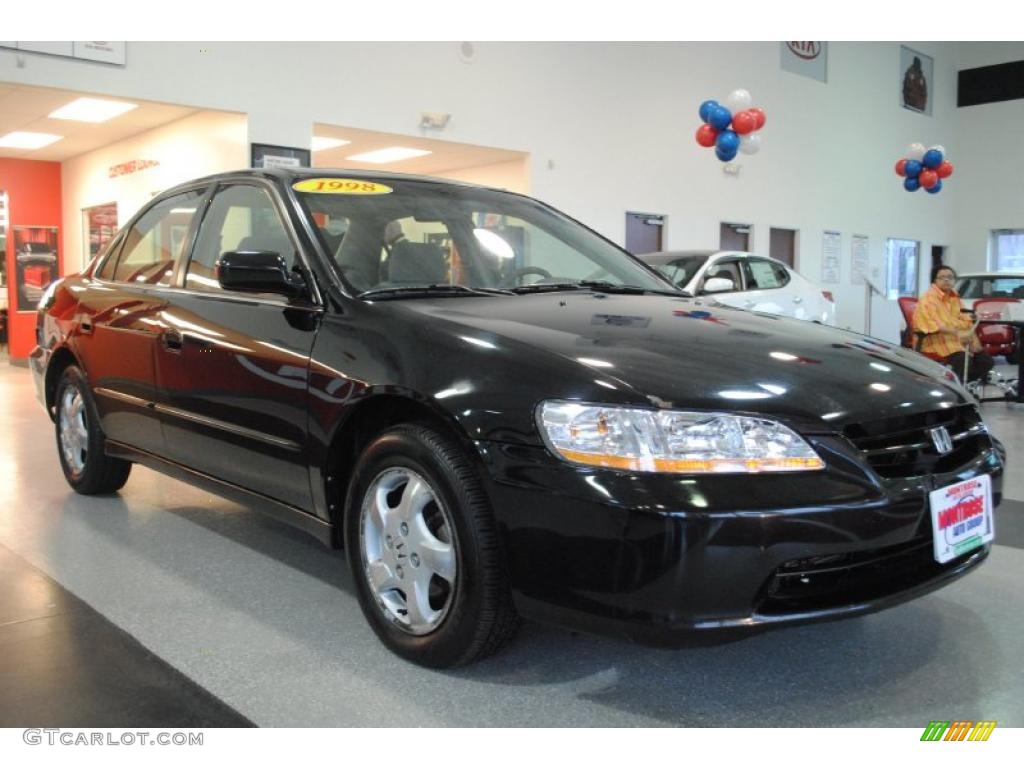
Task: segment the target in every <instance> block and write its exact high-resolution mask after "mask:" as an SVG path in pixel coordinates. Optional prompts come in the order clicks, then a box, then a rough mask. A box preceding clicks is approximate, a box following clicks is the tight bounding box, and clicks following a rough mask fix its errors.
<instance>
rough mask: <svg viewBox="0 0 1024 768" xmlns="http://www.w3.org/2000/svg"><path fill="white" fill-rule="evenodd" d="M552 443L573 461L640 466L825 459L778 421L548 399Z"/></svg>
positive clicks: (816, 462)
mask: <svg viewBox="0 0 1024 768" xmlns="http://www.w3.org/2000/svg"><path fill="white" fill-rule="evenodd" d="M537 424H538V426H539V427H540V432H541V434H542V435H543V437H544V440H545V442H546V443H547V446H548V447H549V448H550V449H551V450H552V451H554V452H555V453H556V454H557V455H558V456H561V457H562V458H563V459H565V460H566V461H570V462H573V463H574V464H587V465H590V466H596V467H611V468H613V469H630V470H639V471H642V472H679V473H686V474H697V473H712V472H797V471H806V470H818V469H824V468H825V462H824V461H822V459H821V457H820V456H818V454H817V453H815V452H814V449H813V448H811V446H809V445H808V444H807V443H806V442H805V441H804V440H803V438H801V437H800V436H799V435H798V434H796V432H794V431H793V430H791V429H789V427H786V426H784V425H782V424H780V423H778V422H777V421H772V420H771V419H762V418H755V417H752V416H735V415H732V414H728V413H697V412H693V411H654V410H645V409H642V408H617V407H614V406H607V405H594V404H589V403H570V402H563V401H557V400H549V401H547V402H544V403H541V404H540V406H538V408H537Z"/></svg>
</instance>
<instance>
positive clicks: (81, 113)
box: [50, 98, 138, 123]
mask: <svg viewBox="0 0 1024 768" xmlns="http://www.w3.org/2000/svg"><path fill="white" fill-rule="evenodd" d="M137 106H138V104H129V103H128V102H126V101H110V100H109V99H89V98H82V99H75V100H74V101H72V102H71V103H70V104H65V105H64V106H63V107H61V108H60V109H58V110H57V111H56V112H51V113H50V117H52V118H54V119H56V120H78V121H79V122H82V123H105V122H107V120H110V119H112V118H115V117H117V116H118V115H123V114H124V113H125V112H130V111H131V110H133V109H135V108H136V107H137Z"/></svg>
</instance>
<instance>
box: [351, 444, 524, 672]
mask: <svg viewBox="0 0 1024 768" xmlns="http://www.w3.org/2000/svg"><path fill="white" fill-rule="evenodd" d="M346 508H347V513H346V518H345V547H346V550H347V553H348V559H349V563H350V566H351V568H352V574H353V576H354V577H355V582H356V586H357V589H358V594H359V602H360V605H361V606H362V609H363V612H364V613H365V615H366V617H367V619H368V620H369V622H370V625H371V626H372V627H373V630H374V631H375V632H376V633H377V636H378V637H380V639H381V640H382V641H383V642H384V644H385V645H387V647H388V648H390V649H391V650H392V651H394V652H395V653H397V654H398V655H399V656H402V657H404V658H406V659H409V660H410V661H413V662H415V663H417V664H422V665H424V666H428V667H438V668H443V667H454V666H459V665H461V664H468V663H470V662H472V661H475V660H477V659H479V658H482V657H483V656H486V655H488V654H490V653H493V652H494V651H496V650H497V649H498V648H500V647H501V646H502V645H503V644H504V643H505V642H506V641H507V640H509V639H510V638H511V637H512V635H513V634H514V633H515V630H516V629H517V627H518V618H517V616H516V613H515V610H514V609H513V607H512V602H511V597H510V594H509V587H508V579H507V576H506V572H505V568H504V566H503V563H502V560H501V557H500V553H499V546H498V535H497V530H496V526H495V523H494V518H493V515H492V514H491V509H490V506H489V505H488V503H487V499H486V496H485V494H484V492H483V489H482V488H481V486H480V483H479V481H478V480H477V478H476V476H475V473H474V471H473V468H472V466H471V465H470V463H469V461H468V459H467V458H466V456H465V454H464V453H463V451H462V449H461V448H460V446H459V445H458V444H457V443H455V442H454V441H453V440H451V439H449V438H448V437H446V436H444V435H442V434H441V433H439V432H437V431H435V430H434V429H432V428H430V427H427V426H421V425H416V424H405V425H401V426H398V427H395V428H393V429H390V430H388V431H387V432H385V433H384V434H382V435H380V436H379V437H377V438H376V439H375V440H374V441H373V442H372V443H371V444H370V445H369V447H367V449H366V450H365V451H364V452H363V455H362V456H361V457H360V459H359V462H358V464H357V466H356V470H355V474H354V475H353V479H352V484H351V486H350V490H349V496H348V502H347V507H346Z"/></svg>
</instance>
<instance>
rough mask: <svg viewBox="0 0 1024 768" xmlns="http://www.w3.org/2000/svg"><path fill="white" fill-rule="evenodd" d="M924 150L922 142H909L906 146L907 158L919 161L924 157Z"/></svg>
mask: <svg viewBox="0 0 1024 768" xmlns="http://www.w3.org/2000/svg"><path fill="white" fill-rule="evenodd" d="M924 152H925V149H924V144H920V143H915V144H911V145H910V146H909V147H907V160H917V162H921V158H922V157H924Z"/></svg>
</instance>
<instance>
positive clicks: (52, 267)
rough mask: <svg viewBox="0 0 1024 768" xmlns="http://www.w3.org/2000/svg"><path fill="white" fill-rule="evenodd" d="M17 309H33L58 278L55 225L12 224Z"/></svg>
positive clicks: (20, 310)
mask: <svg viewBox="0 0 1024 768" xmlns="http://www.w3.org/2000/svg"><path fill="white" fill-rule="evenodd" d="M11 231H12V234H13V237H12V238H11V240H12V241H13V242H12V243H11V246H12V247H13V248H14V270H15V280H14V283H15V286H16V287H17V306H16V309H17V311H18V312H34V311H35V309H36V307H37V306H38V305H39V299H40V298H42V295H43V291H45V290H46V286H48V285H49V284H50V283H52V282H53V281H54V280H56V279H57V276H58V275H57V272H58V269H59V266H58V260H57V227H12V228H11Z"/></svg>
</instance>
